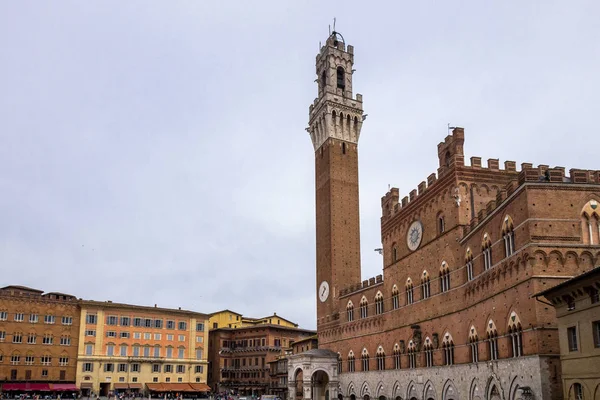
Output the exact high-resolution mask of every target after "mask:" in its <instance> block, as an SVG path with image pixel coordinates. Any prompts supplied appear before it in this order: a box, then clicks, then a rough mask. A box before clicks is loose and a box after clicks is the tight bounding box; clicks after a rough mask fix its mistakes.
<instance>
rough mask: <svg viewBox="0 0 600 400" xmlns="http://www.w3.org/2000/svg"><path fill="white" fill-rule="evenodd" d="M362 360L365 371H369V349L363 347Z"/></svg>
mask: <svg viewBox="0 0 600 400" xmlns="http://www.w3.org/2000/svg"><path fill="white" fill-rule="evenodd" d="M361 361H362V370H363V371H365V372H367V371H369V352H368V351H367V349H363V351H362V355H361Z"/></svg>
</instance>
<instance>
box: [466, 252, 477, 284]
mask: <svg viewBox="0 0 600 400" xmlns="http://www.w3.org/2000/svg"><path fill="white" fill-rule="evenodd" d="M465 269H466V270H467V281H472V280H473V279H474V278H475V275H474V274H473V253H471V249H469V248H467V252H466V254H465Z"/></svg>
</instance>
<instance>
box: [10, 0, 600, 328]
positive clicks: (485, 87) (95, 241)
mask: <svg viewBox="0 0 600 400" xmlns="http://www.w3.org/2000/svg"><path fill="white" fill-rule="evenodd" d="M425 3H427V4H425ZM491 3H492V2H482V1H443V2H435V4H434V2H414V1H411V2H408V1H407V2H398V1H393V2H392V1H390V2H370V3H369V2H365V1H356V2H354V1H337V2H324V1H295V2H292V1H281V0H274V1H270V2H267V1H253V2H248V1H237V2H234V1H230V2H224V1H150V0H144V1H126V2H125V1H85V2H82V1H77V2H75V1H73V2H68V1H53V2H37V1H3V2H1V3H0V268H1V271H2V273H1V278H0V280H1V282H0V285H2V286H4V285H9V284H20V285H26V286H32V287H35V288H39V289H41V290H45V291H62V292H67V293H72V294H74V295H76V296H78V297H82V298H87V299H94V300H109V299H110V300H112V301H115V302H117V301H118V302H127V303H133V304H143V305H153V304H155V303H157V304H158V305H159V306H163V307H182V308H186V309H192V310H196V311H200V312H213V311H216V310H219V309H223V308H229V309H232V310H236V311H238V312H240V313H243V314H244V315H248V316H255V317H258V316H264V315H267V314H270V313H272V312H274V311H275V312H277V313H278V314H280V315H282V316H285V317H286V318H288V319H291V320H293V321H296V322H298V323H300V325H301V326H302V327H306V328H315V216H314V215H315V206H314V160H313V157H314V153H313V148H312V144H311V141H310V138H309V136H308V135H307V133H306V131H305V130H304V128H305V127H306V126H307V122H308V106H309V104H311V102H312V101H313V99H314V97H315V96H316V93H317V86H316V83H314V80H315V77H316V76H315V69H314V61H315V55H316V53H317V51H318V45H319V42H320V41H322V42H324V41H325V40H326V38H327V34H328V25H329V24H331V23H332V19H333V17H336V18H337V26H336V28H337V30H338V31H340V32H341V33H342V34H343V35H344V37H345V39H346V43H347V44H352V45H354V46H355V62H356V64H355V68H356V70H357V72H356V73H355V74H354V85H353V86H354V90H355V92H357V93H362V94H363V95H364V108H365V112H367V113H368V114H369V117H368V119H367V121H366V122H365V124H364V125H363V130H362V134H361V139H360V146H359V149H360V151H359V155H360V196H361V197H360V211H361V240H362V242H361V246H362V264H363V265H362V274H363V279H366V278H368V277H371V276H375V275H377V274H379V273H381V268H382V259H381V256H379V255H378V254H377V253H375V252H374V251H373V249H375V248H377V247H380V231H379V217H380V215H381V203H380V198H381V196H383V195H384V194H385V192H386V190H387V188H388V184H389V185H392V186H397V187H399V188H400V193H401V196H404V195H407V194H408V192H410V190H412V189H413V188H416V187H417V185H418V183H419V182H420V181H422V180H425V179H426V177H427V175H429V174H430V173H432V172H434V171H436V168H437V162H438V161H437V148H436V146H437V144H438V143H439V142H440V141H442V140H443V139H444V137H445V135H446V134H447V129H446V126H447V124H448V123H450V124H451V125H458V126H464V127H465V136H466V142H465V158H466V159H467V160H468V158H469V157H471V156H473V155H476V156H481V157H482V158H483V159H484V160H487V159H488V158H499V159H500V162H501V165H502V163H503V162H504V161H505V160H507V159H508V160H514V161H516V162H517V164H518V165H519V164H520V163H521V162H532V163H534V164H539V163H541V164H550V165H551V166H555V165H559V166H564V167H566V168H567V170H568V169H569V168H573V167H576V168H589V169H593V168H596V169H600V162H599V161H598V157H597V153H598V145H597V142H598V137H600V132H599V128H598V126H599V124H600V122H599V118H600V100H599V99H600V96H599V92H600V74H599V71H600V50H599V49H600V45H599V38H600V25H599V24H598V16H599V15H600V2H598V1H594V0H590V1H571V2H564V1H547V0H546V1H527V2H523V1H502V2H495V6H491ZM367 4H369V5H367ZM371 4H372V5H371Z"/></svg>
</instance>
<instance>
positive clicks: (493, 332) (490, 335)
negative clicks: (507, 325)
mask: <svg viewBox="0 0 600 400" xmlns="http://www.w3.org/2000/svg"><path fill="white" fill-rule="evenodd" d="M487 342H488V351H489V356H490V360H492V361H493V360H497V359H498V329H496V324H494V321H492V320H491V319H490V320H489V322H488V327H487Z"/></svg>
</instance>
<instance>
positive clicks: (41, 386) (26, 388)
mask: <svg viewBox="0 0 600 400" xmlns="http://www.w3.org/2000/svg"><path fill="white" fill-rule="evenodd" d="M2 390H3V391H5V392H8V391H22V392H49V391H50V385H48V384H47V383H29V382H27V383H5V384H4V385H2Z"/></svg>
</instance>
